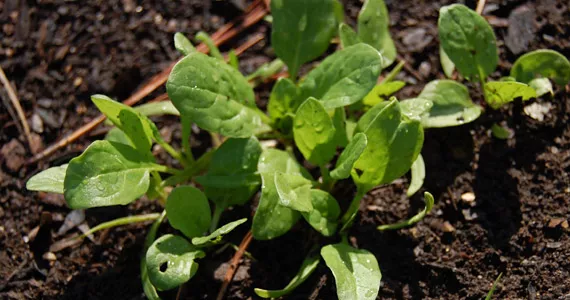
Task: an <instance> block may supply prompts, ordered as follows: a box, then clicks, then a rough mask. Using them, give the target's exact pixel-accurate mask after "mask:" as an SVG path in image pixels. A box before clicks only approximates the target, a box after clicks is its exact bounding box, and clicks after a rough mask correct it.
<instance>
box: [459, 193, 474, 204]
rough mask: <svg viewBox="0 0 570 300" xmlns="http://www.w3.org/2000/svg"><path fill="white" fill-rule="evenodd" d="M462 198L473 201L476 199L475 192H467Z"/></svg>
mask: <svg viewBox="0 0 570 300" xmlns="http://www.w3.org/2000/svg"><path fill="white" fill-rule="evenodd" d="M461 200H463V201H465V202H468V203H469V202H473V201H475V194H474V193H472V192H467V193H464V194H462V195H461Z"/></svg>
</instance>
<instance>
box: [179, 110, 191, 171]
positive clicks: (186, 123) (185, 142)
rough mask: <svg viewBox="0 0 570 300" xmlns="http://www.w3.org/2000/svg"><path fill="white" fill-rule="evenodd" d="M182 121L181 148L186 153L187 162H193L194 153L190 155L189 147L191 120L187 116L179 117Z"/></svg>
mask: <svg viewBox="0 0 570 300" xmlns="http://www.w3.org/2000/svg"><path fill="white" fill-rule="evenodd" d="M180 121H181V122H182V150H183V151H184V154H185V155H186V159H187V160H188V162H190V163H193V162H194V155H192V148H191V147H190V136H191V134H192V120H190V119H189V118H187V117H183V116H181V117H180Z"/></svg>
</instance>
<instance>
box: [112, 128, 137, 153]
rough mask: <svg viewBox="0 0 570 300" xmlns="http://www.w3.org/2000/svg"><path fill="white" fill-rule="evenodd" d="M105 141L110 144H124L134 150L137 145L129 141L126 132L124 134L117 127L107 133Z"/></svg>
mask: <svg viewBox="0 0 570 300" xmlns="http://www.w3.org/2000/svg"><path fill="white" fill-rule="evenodd" d="M105 140H107V141H109V142H115V143H120V144H124V145H127V146H130V147H133V148H134V147H135V145H133V142H131V139H129V137H128V136H127V135H126V134H125V132H123V131H122V130H121V129H119V128H117V127H113V128H111V130H109V132H107V134H106V135H105Z"/></svg>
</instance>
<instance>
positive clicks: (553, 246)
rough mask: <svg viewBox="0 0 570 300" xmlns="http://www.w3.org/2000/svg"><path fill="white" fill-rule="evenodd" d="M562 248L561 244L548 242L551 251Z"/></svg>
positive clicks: (547, 246)
mask: <svg viewBox="0 0 570 300" xmlns="http://www.w3.org/2000/svg"><path fill="white" fill-rule="evenodd" d="M561 246H562V243H561V242H548V243H546V248H550V249H557V248H560V247H561Z"/></svg>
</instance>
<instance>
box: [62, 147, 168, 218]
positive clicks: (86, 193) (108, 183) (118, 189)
mask: <svg viewBox="0 0 570 300" xmlns="http://www.w3.org/2000/svg"><path fill="white" fill-rule="evenodd" d="M157 166H158V165H156V164H153V163H152V162H151V161H150V160H149V158H148V157H145V156H143V155H142V154H140V153H139V152H137V151H136V150H135V149H134V148H132V147H129V146H127V145H123V144H120V143H114V142H109V141H95V142H93V143H92V144H91V145H90V146H89V147H87V149H86V150H85V151H84V152H83V154H81V155H80V156H78V157H76V158H74V159H72V160H71V161H70V162H69V165H68V166H67V171H66V174H65V180H64V196H65V201H66V202H67V204H68V205H69V207H71V208H73V209H80V208H89V207H98V206H109V205H118V204H122V205H125V204H128V203H130V202H132V201H134V200H135V199H137V198H139V197H140V196H142V195H144V193H146V191H147V190H148V187H149V182H150V176H149V172H150V171H152V170H159V169H157Z"/></svg>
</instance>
